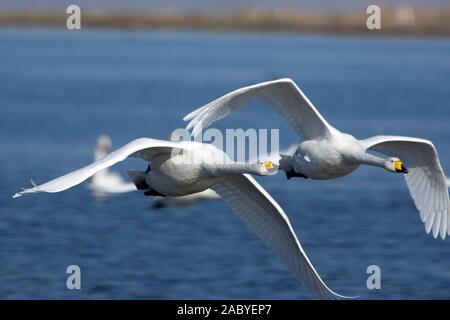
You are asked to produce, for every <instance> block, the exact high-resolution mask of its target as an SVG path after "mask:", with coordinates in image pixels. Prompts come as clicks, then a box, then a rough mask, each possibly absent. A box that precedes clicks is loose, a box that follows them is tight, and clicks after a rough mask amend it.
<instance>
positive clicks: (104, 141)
mask: <svg viewBox="0 0 450 320" xmlns="http://www.w3.org/2000/svg"><path fill="white" fill-rule="evenodd" d="M111 145H112V143H111V139H110V138H109V137H108V136H107V135H101V136H100V137H98V139H97V148H98V149H99V150H101V151H103V152H108V150H109V149H110V148H111Z"/></svg>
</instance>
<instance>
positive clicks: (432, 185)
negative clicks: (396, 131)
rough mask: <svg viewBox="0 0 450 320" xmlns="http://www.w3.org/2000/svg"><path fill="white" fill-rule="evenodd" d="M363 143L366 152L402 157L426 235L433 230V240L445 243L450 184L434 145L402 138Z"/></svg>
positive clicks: (449, 230) (448, 229) (449, 226)
mask: <svg viewBox="0 0 450 320" xmlns="http://www.w3.org/2000/svg"><path fill="white" fill-rule="evenodd" d="M361 143H362V144H363V145H364V146H365V148H366V149H367V150H373V151H376V152H380V153H383V154H386V155H388V156H395V157H399V158H400V159H401V160H402V161H403V162H404V163H405V165H406V167H407V168H408V170H409V173H408V174H406V175H405V180H406V184H407V185H408V189H409V192H410V194H411V196H412V198H413V199H414V202H415V204H416V207H417V209H418V210H419V211H420V217H421V219H422V221H423V222H424V223H425V230H426V232H427V233H429V232H430V231H431V230H433V236H434V237H435V238H436V237H437V236H438V234H440V236H441V238H442V239H445V236H446V233H448V234H449V235H450V200H449V195H448V189H447V180H446V177H445V175H444V171H443V170H442V167H441V164H440V162H439V157H438V154H437V151H436V149H435V147H434V145H433V143H431V142H430V141H428V140H423V139H418V138H410V137H399V136H376V137H373V138H370V139H366V140H362V141H361Z"/></svg>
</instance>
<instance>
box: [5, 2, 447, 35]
mask: <svg viewBox="0 0 450 320" xmlns="http://www.w3.org/2000/svg"><path fill="white" fill-rule="evenodd" d="M399 10H404V11H403V12H402V11H399ZM405 10H406V11H405ZM367 16H368V14H366V13H365V11H362V12H360V11H358V12H357V11H353V12H346V13H336V12H328V13H311V12H303V11H267V10H241V11H237V12H226V13H195V12H193V13H177V12H154V13H138V12H127V13H123V14H119V13H112V12H111V13H96V12H82V15H81V25H82V29H86V28H89V27H104V28H108V27H113V28H128V29H161V28H169V29H202V30H252V31H290V32H325V33H365V34H373V35H377V34H381V35H387V34H391V35H424V36H450V7H449V8H440V9H413V8H407V9H392V8H391V9H382V14H381V29H380V30H369V29H367V27H366V19H367ZM67 17H68V15H67V14H65V13H64V12H63V13H61V12H20V11H17V12H0V26H61V27H64V28H65V26H66V18H67ZM405 17H406V18H405Z"/></svg>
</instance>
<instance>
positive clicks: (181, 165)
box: [13, 138, 345, 299]
mask: <svg viewBox="0 0 450 320" xmlns="http://www.w3.org/2000/svg"><path fill="white" fill-rule="evenodd" d="M128 157H138V158H141V159H144V160H146V161H148V162H149V165H148V167H147V170H146V171H145V172H143V171H129V174H130V176H131V177H132V179H133V181H134V183H135V184H136V187H137V188H138V189H140V190H144V191H145V192H144V194H145V195H155V196H172V197H175V196H186V195H189V194H192V193H198V192H202V191H204V190H207V189H209V188H212V189H213V190H214V191H216V192H217V194H219V195H220V197H221V198H222V199H223V200H224V201H225V202H226V203H227V204H228V205H229V206H230V207H231V209H232V210H233V211H234V212H235V213H236V214H237V215H238V216H239V217H240V218H241V219H242V220H243V221H244V222H245V223H246V224H247V225H248V227H249V228H250V229H251V230H252V231H253V232H255V233H256V235H258V236H259V237H260V238H261V239H262V240H263V241H264V242H265V243H266V244H267V245H268V246H269V247H270V248H271V249H272V250H273V251H274V253H275V254H276V255H278V256H279V258H280V259H281V260H282V261H283V262H284V264H285V265H286V266H287V268H288V269H289V270H290V271H291V272H292V273H293V274H294V276H295V277H296V278H297V279H298V280H299V281H300V282H302V283H304V284H305V285H306V286H307V287H309V288H310V289H311V290H312V291H313V292H315V293H317V294H319V295H320V296H321V297H322V298H329V299H337V298H345V297H344V296H340V295H338V294H337V293H335V292H333V291H332V290H331V289H329V288H328V287H327V286H326V285H325V283H324V282H323V281H322V279H321V278H320V276H319V274H318V273H317V272H316V270H315V269H314V267H313V265H312V264H311V262H310V261H309V259H308V257H307V256H306V254H305V252H304V251H303V248H302V246H301V245H300V242H299V240H298V238H297V236H296V235H295V232H294V230H293V228H292V226H291V223H290V221H289V219H288V217H287V215H286V214H285V212H284V211H283V209H282V208H281V207H280V206H279V205H278V203H277V202H276V201H275V200H274V199H273V198H272V197H271V196H270V195H269V193H267V191H266V190H264V189H263V188H262V187H261V186H260V185H259V184H258V182H256V180H254V179H253V178H252V176H251V175H250V174H254V175H260V176H265V175H271V174H275V173H277V172H278V167H277V166H276V165H274V164H273V163H272V162H269V161H266V162H257V163H238V162H233V161H231V160H230V159H229V158H228V157H227V156H226V154H225V153H224V152H223V151H222V150H220V149H218V148H216V147H215V146H214V145H212V144H203V143H200V142H194V141H181V142H175V141H164V140H156V139H151V138H140V139H137V140H134V141H132V142H130V143H128V144H126V145H124V146H123V147H121V148H119V149H117V150H116V151H114V152H112V153H110V154H108V155H106V156H105V157H103V158H101V159H100V160H98V161H95V162H94V163H92V164H90V165H88V166H85V167H83V168H81V169H78V170H76V171H73V172H70V173H68V174H66V175H63V176H61V177H59V178H56V179H54V180H51V181H49V182H46V183H44V184H42V185H39V186H38V185H36V184H34V183H33V185H34V187H32V188H29V189H24V190H23V191H21V192H18V193H16V194H15V195H14V196H13V198H17V197H20V196H23V195H27V194H33V193H37V192H50V193H54V192H60V191H63V190H66V189H68V188H71V187H73V186H75V185H77V184H80V183H81V182H83V181H85V180H86V179H88V178H89V177H91V176H92V175H94V174H95V173H96V172H98V171H100V170H103V169H105V168H108V167H110V166H112V165H114V164H115V163H117V162H119V161H123V160H125V159H126V158H128Z"/></svg>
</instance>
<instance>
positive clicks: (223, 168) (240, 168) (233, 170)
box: [209, 162, 262, 176]
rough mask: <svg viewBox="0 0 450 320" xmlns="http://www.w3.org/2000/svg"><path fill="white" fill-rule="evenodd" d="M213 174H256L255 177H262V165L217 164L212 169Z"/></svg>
mask: <svg viewBox="0 0 450 320" xmlns="http://www.w3.org/2000/svg"><path fill="white" fill-rule="evenodd" d="M209 171H211V172H212V173H214V174H215V175H224V174H244V173H249V174H254V175H258V176H260V175H262V173H261V169H260V165H258V164H250V163H237V162H234V163H226V164H215V165H214V167H213V168H210V170H209Z"/></svg>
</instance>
